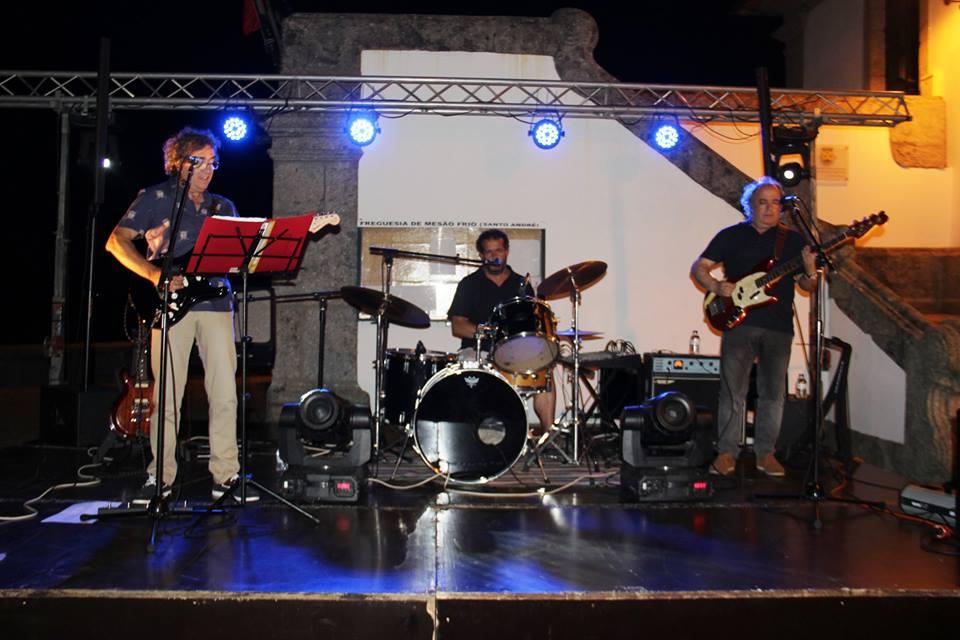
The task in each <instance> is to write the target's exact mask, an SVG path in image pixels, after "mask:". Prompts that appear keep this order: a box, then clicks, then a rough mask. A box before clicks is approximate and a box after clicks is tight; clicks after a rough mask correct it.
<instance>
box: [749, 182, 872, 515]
mask: <svg viewBox="0 0 960 640" xmlns="http://www.w3.org/2000/svg"><path fill="white" fill-rule="evenodd" d="M798 202H799V199H798V198H792V199H791V201H790V204H788V205H787V206H788V207H790V211H791V216H792V217H793V219H794V221H795V223H796V225H797V227H798V228H799V229H800V230H801V231H802V232H803V235H804V236H805V237H806V240H807V242H808V243H809V244H810V246H811V247H812V248H813V250H814V252H815V253H816V254H817V266H818V268H817V288H816V304H817V313H816V318H815V323H814V339H815V342H814V350H813V351H814V353H813V358H814V362H813V372H812V373H811V377H812V378H813V399H814V411H813V419H812V423H813V424H812V426H813V428H812V429H811V430H810V431H811V437H812V438H813V442H812V443H811V445H812V452H813V453H812V454H811V457H810V465H811V467H812V468H811V469H810V471H809V472H808V477H809V478H810V479H809V481H807V482H806V483H805V484H804V487H803V494H802V495H800V496H796V497H797V498H799V499H801V500H808V501H810V502H812V503H813V528H814V529H817V530H819V529H822V528H823V521H822V520H821V518H820V504H821V503H822V502H824V501H829V502H840V503H847V504H856V505H862V506H869V507H872V508H884V506H885V505H884V504H883V503H882V502H871V501H867V500H858V499H854V498H837V497H834V496H829V495H827V493H826V492H825V491H824V488H823V484H821V482H820V434H821V433H822V431H823V351H824V328H823V315H824V309H825V308H826V303H827V299H826V298H827V296H826V288H825V287H824V286H823V285H824V269H823V268H821V267H822V266H823V265H825V266H827V267H829V268H830V269H834V264H833V262H832V261H831V260H830V258H829V257H828V256H827V252H826V250H825V249H824V248H823V245H822V244H821V243H820V240H819V238H818V235H817V234H816V233H814V231H813V224H812V223H811V222H810V221H808V220H807V219H806V218H805V217H804V216H803V214H802V213H801V212H800V208H799V206H798V205H797V203H798ZM755 497H766V498H785V497H786V498H789V497H790V496H769V495H768V496H755Z"/></svg>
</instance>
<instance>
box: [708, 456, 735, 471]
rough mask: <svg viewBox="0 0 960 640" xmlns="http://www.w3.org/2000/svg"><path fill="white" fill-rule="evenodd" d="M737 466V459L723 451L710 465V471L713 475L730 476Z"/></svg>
mask: <svg viewBox="0 0 960 640" xmlns="http://www.w3.org/2000/svg"><path fill="white" fill-rule="evenodd" d="M736 468H737V459H736V458H734V457H733V456H732V455H730V454H729V453H721V454H720V455H719V456H717V459H716V460H714V461H713V464H712V465H710V473H712V474H713V475H720V476H729V475H733V472H734V471H735V470H736Z"/></svg>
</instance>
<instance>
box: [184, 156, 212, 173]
mask: <svg viewBox="0 0 960 640" xmlns="http://www.w3.org/2000/svg"><path fill="white" fill-rule="evenodd" d="M186 162H189V163H191V164H193V167H194V169H195V170H199V169H207V168H209V169H210V170H211V171H216V170H217V169H219V168H220V161H219V160H218V159H216V158H203V157H201V156H189V157H188V158H187V159H186Z"/></svg>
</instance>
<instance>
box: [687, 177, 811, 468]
mask: <svg viewBox="0 0 960 640" xmlns="http://www.w3.org/2000/svg"><path fill="white" fill-rule="evenodd" d="M783 195H784V194H783V187H782V186H781V185H780V183H779V182H777V181H776V180H774V179H773V178H770V177H763V178H760V179H759V180H756V181H754V182H751V183H750V184H748V185H747V186H746V187H744V189H743V195H742V196H741V198H740V204H741V206H742V207H743V210H744V212H745V213H746V215H747V218H748V219H747V220H746V221H744V222H741V223H739V224H735V225H733V226H731V227H727V228H725V229H722V230H721V231H720V232H718V233H717V235H715V236H714V237H713V239H712V240H711V241H710V243H709V244H708V245H707V248H706V249H705V250H704V251H703V253H702V254H701V255H700V257H699V258H697V260H696V261H695V262H694V263H693V266H692V267H691V269H690V274H691V276H692V277H693V279H694V280H695V281H696V282H697V283H698V284H699V285H700V286H701V287H703V288H704V289H706V290H707V291H708V292H710V293H713V294H715V295H716V296H721V297H726V298H729V297H730V296H731V295H732V294H733V292H734V283H736V282H737V279H736V278H735V277H734V276H743V275H747V274H749V273H751V269H752V268H753V267H755V266H756V265H758V264H762V263H763V261H764V260H769V259H770V258H771V257H772V258H773V259H774V260H775V262H783V261H786V260H790V259H792V258H795V257H796V256H798V255H799V256H801V258H802V262H803V272H802V273H800V274H799V275H798V276H797V278H796V279H792V278H783V279H781V280H779V281H777V282H776V283H775V284H774V285H773V287H772V289H771V290H770V291H769V293H770V294H771V295H772V296H774V297H775V298H776V302H773V303H772V304H768V305H765V306H759V307H757V308H755V309H753V310H752V311H751V312H750V313H749V314H748V315H747V316H746V317H745V318H743V320H742V322H740V323H739V324H737V325H736V326H735V327H733V328H732V329H729V330H727V331H724V333H723V335H722V338H721V341H720V402H719V408H718V414H719V415H718V416H717V425H718V430H719V436H720V440H719V446H718V448H719V456H718V457H717V459H716V460H715V461H714V463H713V469H712V470H711V471H712V472H714V473H718V474H720V475H731V474H732V473H733V471H734V469H735V468H736V463H737V455H738V454H739V445H740V435H741V430H742V427H743V424H744V415H745V407H746V396H747V391H748V388H749V385H750V370H751V368H752V366H753V363H754V360H756V361H757V408H756V414H755V415H756V418H755V424H754V427H755V440H754V447H755V450H756V454H757V467H758V468H759V469H760V470H761V471H763V472H764V473H766V474H767V475H770V476H782V475H784V469H783V466H782V465H781V464H780V462H779V461H778V460H777V459H776V457H775V456H774V445H775V444H776V441H777V436H778V435H779V433H780V423H781V421H782V419H783V406H784V399H785V397H786V383H787V367H788V365H789V363H790V347H791V343H792V342H793V296H794V284H796V286H799V287H800V288H801V289H803V290H804V291H807V292H813V291H815V290H816V288H817V273H816V271H817V263H816V255H815V254H814V253H813V252H812V251H811V250H810V247H808V246H806V243H805V241H804V238H803V236H802V235H800V234H799V233H797V232H795V231H792V230H789V229H787V227H786V226H785V225H784V224H782V222H781V213H782V210H781V200H782V198H783ZM720 266H722V267H723V272H724V278H725V279H724V280H717V279H716V278H714V277H713V275H711V272H712V271H713V270H714V269H716V268H717V267H720Z"/></svg>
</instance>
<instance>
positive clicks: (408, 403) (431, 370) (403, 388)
mask: <svg viewBox="0 0 960 640" xmlns="http://www.w3.org/2000/svg"><path fill="white" fill-rule="evenodd" d="M456 361H457V354H455V353H443V352H442V351H427V352H425V353H423V354H418V353H417V352H416V351H415V350H414V349H387V352H386V358H385V359H384V363H383V412H384V417H385V418H386V419H387V421H388V422H390V423H391V424H395V425H401V426H402V425H406V424H408V423H409V422H410V419H411V418H412V417H413V410H414V408H415V407H416V404H417V393H418V392H419V391H420V389H421V387H423V385H424V383H425V382H426V381H427V380H429V379H430V378H431V377H433V375H434V374H436V373H437V372H438V371H440V370H441V369H443V368H444V367H446V366H447V365H448V364H450V363H452V362H456Z"/></svg>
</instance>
